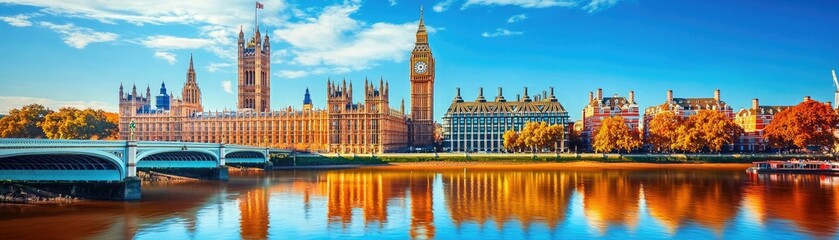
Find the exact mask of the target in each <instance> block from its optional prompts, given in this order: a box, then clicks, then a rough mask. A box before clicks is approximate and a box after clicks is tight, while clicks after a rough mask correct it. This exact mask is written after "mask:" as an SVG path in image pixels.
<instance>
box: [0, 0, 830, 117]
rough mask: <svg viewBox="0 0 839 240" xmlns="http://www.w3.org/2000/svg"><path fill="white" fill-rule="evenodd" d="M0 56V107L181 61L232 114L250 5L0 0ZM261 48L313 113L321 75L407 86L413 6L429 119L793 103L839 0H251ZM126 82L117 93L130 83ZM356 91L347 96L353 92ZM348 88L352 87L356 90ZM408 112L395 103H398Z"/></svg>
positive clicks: (293, 101) (816, 91)
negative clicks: (619, 104)
mask: <svg viewBox="0 0 839 240" xmlns="http://www.w3.org/2000/svg"><path fill="white" fill-rule="evenodd" d="M0 2H3V3H2V9H3V11H2V13H0V20H2V21H3V23H0V32H3V33H4V34H3V35H4V36H7V37H6V38H3V40H2V41H4V44H0V48H2V51H3V52H4V53H6V56H4V58H3V59H4V63H5V64H2V65H0V71H3V72H4V76H3V77H2V78H0V84H2V85H3V86H4V87H3V88H0V113H5V112H7V111H8V110H9V109H10V108H18V107H20V106H22V105H23V104H28V103H42V104H45V105H47V106H49V107H53V108H55V107H57V106H61V105H67V104H70V105H75V106H90V107H94V108H103V109H105V110H109V111H115V110H116V106H117V104H118V98H117V96H118V94H117V91H118V87H119V84H120V83H123V84H124V85H125V86H126V88H127V89H130V86H131V85H132V84H134V83H136V84H137V87H138V91H141V90H144V88H145V87H146V86H150V87H151V88H152V91H153V92H155V93H156V92H157V89H158V88H159V87H160V83H161V82H165V83H166V84H167V88H168V89H169V90H171V91H173V92H175V93H176V94H178V93H179V92H180V90H181V88H182V87H183V83H184V81H185V80H186V71H187V67H188V64H189V55H190V54H193V55H194V57H195V67H196V72H197V80H198V84H199V86H200V87H201V89H202V92H203V103H204V105H205V106H206V107H205V109H206V110H209V111H214V110H223V109H235V107H236V89H235V86H236V73H235V71H236V70H235V69H236V68H235V62H236V51H235V49H236V45H235V41H236V37H237V33H238V31H239V29H240V26H241V27H242V28H243V29H244V31H245V35H246V36H247V37H250V36H252V34H253V25H254V24H253V20H254V19H253V17H254V16H253V14H254V13H253V11H254V6H253V1H236V2H228V1H219V2H217V3H205V2H186V1H185V2H177V3H170V2H165V1H164V2H160V3H156V2H154V1H145V2H143V3H119V4H106V5H102V4H100V3H96V2H93V1H75V2H58V1H56V2H53V1H0ZM260 2H262V3H263V4H264V9H262V10H259V25H260V29H261V31H262V32H263V33H265V32H267V33H268V34H269V36H270V37H271V41H272V42H271V43H272V51H273V52H272V54H271V55H272V59H271V62H272V65H271V68H272V70H273V71H272V74H273V76H272V83H271V84H272V86H273V88H274V89H275V91H274V92H273V93H272V101H271V105H272V107H273V109H281V108H285V107H287V106H289V105H291V106H293V107H295V108H300V107H301V106H302V101H303V93H304V92H305V89H306V88H307V87H308V88H310V92H311V95H312V99H313V102H314V105H315V106H316V107H319V108H323V107H325V101H326V97H325V91H324V90H323V87H324V86H325V84H326V80H327V78H331V79H333V80H341V79H344V78H346V79H347V80H348V81H352V82H353V83H355V84H358V85H359V86H360V84H362V83H363V81H364V78H365V76H366V77H368V78H370V79H378V78H380V77H383V78H384V79H385V80H388V81H390V84H391V94H392V95H391V96H392V98H391V106H392V107H397V108H398V101H399V100H400V99H402V98H404V99H405V100H406V101H409V100H410V95H409V90H410V89H409V66H408V65H409V64H408V60H409V58H410V51H411V49H412V47H413V43H414V40H415V39H414V34H415V33H416V26H417V22H418V21H419V8H420V5H424V8H425V23H426V25H427V27H428V30H429V33H430V36H429V42H430V46H431V49H432V50H433V51H434V54H435V57H436V59H437V70H436V75H437V80H436V86H435V94H436V96H435V114H436V115H435V116H434V118H435V119H437V120H439V119H440V118H441V117H442V113H444V112H445V110H446V109H447V108H448V106H449V104H450V103H451V99H453V98H454V96H455V88H456V87H460V88H461V92H462V94H461V95H462V97H463V98H464V100H467V101H471V100H474V99H475V98H476V97H477V92H478V87H484V88H485V96H486V97H491V96H495V94H496V91H495V89H496V88H497V87H499V86H501V87H504V88H505V96H506V97H507V98H508V99H511V98H514V97H515V94H517V93H520V92H521V89H522V87H524V86H527V87H529V88H530V92H531V94H534V93H538V92H541V90H547V88H548V87H549V86H554V87H555V88H556V92H557V97H558V98H559V101H560V102H561V103H562V105H563V106H564V107H565V108H566V110H568V111H569V115H570V116H571V119H575V120H576V119H579V118H580V111H581V109H582V108H583V106H584V105H585V103H586V102H587V100H588V99H587V95H588V92H590V91H595V90H596V89H597V88H603V89H604V95H606V96H611V95H612V94H620V95H622V96H625V95H626V94H627V92H628V91H629V90H634V91H635V93H636V99H637V101H638V103H639V105H640V106H641V108H642V109H643V108H646V107H647V106H650V105H656V104H660V103H662V102H664V100H665V92H666V90H668V89H672V90H673V91H674V95H675V97H711V96H712V95H713V90H714V89H717V88H719V89H721V90H722V100H723V101H726V102H727V103H728V104H730V105H731V106H732V108H734V110H735V111H737V110H739V109H740V108H744V107H749V106H750V105H751V99H752V98H760V99H761V101H760V102H761V104H765V105H794V104H797V103H798V102H800V101H801V98H802V97H803V96H805V95H809V96H812V97H813V98H814V99H816V100H819V101H832V100H833V95H832V93H833V91H834V90H835V89H834V87H833V84H832V79H831V76H830V70H831V69H834V68H837V67H839V63H837V62H838V61H836V56H837V55H839V49H837V47H836V45H835V44H834V43H833V41H830V40H832V39H836V38H837V37H839V36H837V35H839V33H837V31H835V30H833V29H835V28H834V27H833V26H836V23H837V20H836V18H835V17H832V16H831V15H830V14H831V12H830V11H829V10H830V9H835V7H836V6H837V5H839V4H836V3H834V2H829V1H810V2H805V3H794V4H793V3H787V2H783V1H772V2H771V3H767V2H761V4H755V3H742V2H738V3H730V2H723V1H706V2H703V4H702V5H697V4H692V5H688V4H684V3H673V2H668V1H656V0H650V1H645V0H636V1H619V0H605V1H604V0H592V1H588V0H586V1H582V0H581V1H550V0H541V1H535V0H534V1H527V0H521V1H501V0H467V1H452V0H445V1H423V2H417V1H378V2H373V1H363V2H362V1H343V2H342V1H319V2H308V1H280V0H274V1H260ZM129 91H130V90H129ZM357 95H358V94H357ZM357 97H359V96H357ZM406 105H408V106H409V104H407V103H406Z"/></svg>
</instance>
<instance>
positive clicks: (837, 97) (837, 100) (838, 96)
mask: <svg viewBox="0 0 839 240" xmlns="http://www.w3.org/2000/svg"><path fill="white" fill-rule="evenodd" d="M830 72H831V73H833V85H834V86H835V87H836V92H834V93H833V104H836V106H839V81H837V80H836V70H830Z"/></svg>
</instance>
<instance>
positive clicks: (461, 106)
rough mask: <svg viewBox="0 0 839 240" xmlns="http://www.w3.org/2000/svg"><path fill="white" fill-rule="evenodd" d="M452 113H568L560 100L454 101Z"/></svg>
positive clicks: (449, 111) (451, 107)
mask: <svg viewBox="0 0 839 240" xmlns="http://www.w3.org/2000/svg"><path fill="white" fill-rule="evenodd" d="M452 113H567V111H565V108H564V107H562V104H560V103H559V102H558V101H551V100H542V101H532V102H525V101H511V102H452V105H451V106H449V110H448V111H447V112H446V114H452Z"/></svg>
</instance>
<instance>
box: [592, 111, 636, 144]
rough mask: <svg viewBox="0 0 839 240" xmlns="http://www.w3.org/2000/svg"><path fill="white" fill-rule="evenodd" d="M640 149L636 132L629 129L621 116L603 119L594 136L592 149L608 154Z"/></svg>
mask: <svg viewBox="0 0 839 240" xmlns="http://www.w3.org/2000/svg"><path fill="white" fill-rule="evenodd" d="M640 147H641V138H640V133H639V132H638V130H633V129H629V126H627V125H626V121H625V120H624V119H623V117H621V116H615V117H610V118H606V119H603V121H602V122H601V123H600V128H598V129H597V131H596V132H595V134H594V139H593V143H592V148H594V151H595V152H602V153H608V152H613V151H618V152H620V151H626V152H630V151H632V150H635V149H638V148H640Z"/></svg>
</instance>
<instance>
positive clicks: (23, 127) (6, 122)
mask: <svg viewBox="0 0 839 240" xmlns="http://www.w3.org/2000/svg"><path fill="white" fill-rule="evenodd" d="M50 113H52V110H49V109H48V108H46V107H44V106H42V105H39V104H30V105H26V106H23V107H22V108H20V109H12V110H11V111H9V115H8V116H5V117H3V118H2V119H0V138H45V137H46V135H45V134H44V131H43V130H42V129H41V127H40V126H39V124H40V123H41V122H43V121H44V117H46V116H47V115H48V114H50Z"/></svg>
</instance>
